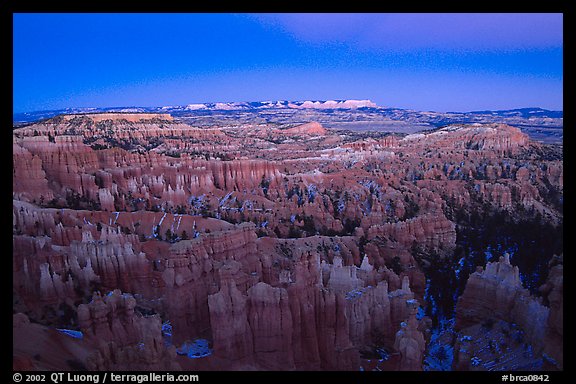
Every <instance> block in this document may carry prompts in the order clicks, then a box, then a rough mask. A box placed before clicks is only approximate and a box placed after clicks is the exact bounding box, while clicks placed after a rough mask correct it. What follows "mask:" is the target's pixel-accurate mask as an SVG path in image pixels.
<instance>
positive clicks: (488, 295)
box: [12, 113, 563, 370]
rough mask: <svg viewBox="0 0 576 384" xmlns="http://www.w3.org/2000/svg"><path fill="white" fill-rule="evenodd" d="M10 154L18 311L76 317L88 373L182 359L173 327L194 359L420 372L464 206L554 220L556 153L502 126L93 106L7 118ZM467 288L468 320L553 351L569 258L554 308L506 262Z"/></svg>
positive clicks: (461, 319)
mask: <svg viewBox="0 0 576 384" xmlns="http://www.w3.org/2000/svg"><path fill="white" fill-rule="evenodd" d="M372 136H374V137H372ZM13 150H14V151H13V153H14V157H13V212H12V213H13V296H14V311H15V312H21V313H23V314H25V316H27V317H29V318H30V319H32V320H33V321H35V322H39V323H42V324H44V326H48V327H64V328H73V329H76V330H82V331H83V333H84V334H85V342H86V348H87V349H86V356H85V357H84V358H83V364H84V365H85V366H86V367H88V368H89V369H114V370H117V369H118V370H120V369H152V368H154V369H173V368H175V366H174V365H171V364H172V363H173V362H174V361H175V360H174V359H175V357H174V351H173V349H171V348H167V347H166V345H165V343H164V340H163V336H162V332H161V326H162V323H163V322H166V321H169V322H170V324H171V327H172V330H171V334H170V337H171V339H170V340H171V343H172V344H173V346H179V345H182V344H183V343H185V342H190V341H192V340H195V339H198V338H202V339H205V340H208V341H209V343H210V347H211V348H212V354H210V355H209V356H208V357H204V358H203V359H205V360H204V361H211V362H212V363H210V364H212V365H210V364H208V363H206V365H202V364H203V363H202V359H198V362H196V363H195V364H196V365H195V366H194V367H195V369H202V368H203V367H204V368H206V367H209V368H212V369H213V368H214V367H217V368H222V369H232V368H233V369H272V370H294V369H296V370H320V369H327V370H358V369H359V368H360V366H361V365H362V361H363V359H364V357H363V356H365V355H366V354H369V353H373V351H374V350H387V351H388V352H390V353H391V354H393V355H394V356H398V358H397V363H394V364H392V363H390V364H389V368H390V367H393V369H405V370H419V369H422V360H423V353H424V351H425V342H426V337H425V332H424V330H425V321H422V320H417V319H416V311H417V310H418V306H419V305H420V306H421V307H425V306H426V303H425V299H424V297H425V290H426V284H427V279H426V276H425V271H424V268H426V267H428V266H429V265H436V264H435V263H436V261H438V260H443V261H446V260H448V261H449V260H451V257H452V255H453V254H454V252H455V249H456V246H457V240H458V225H457V222H458V220H460V218H461V217H463V218H468V217H471V216H473V215H482V214H484V213H492V212H498V213H501V214H506V215H510V214H512V212H515V211H518V212H522V213H521V215H523V217H524V218H534V219H535V218H536V217H539V218H540V220H541V221H543V222H545V223H550V225H556V224H558V223H561V222H562V212H561V208H562V204H563V200H562V194H563V165H562V162H561V161H558V160H557V158H555V157H554V156H551V155H550V156H548V155H547V154H549V153H550V152H551V151H552V152H553V150H552V149H549V148H547V147H543V146H542V145H540V144H536V143H533V142H531V141H529V140H528V138H527V137H526V136H525V135H524V134H522V133H521V132H520V131H519V130H518V129H516V128H513V127H509V126H505V125H487V126H480V125H473V126H450V127H445V128H442V129H439V130H436V131H433V132H427V133H422V134H414V135H408V136H405V137H402V135H389V134H381V135H371V136H370V137H368V136H367V135H366V134H361V133H350V132H344V133H343V132H338V131H333V130H331V129H327V128H326V127H323V126H322V125H321V124H319V123H313V122H312V123H307V124H303V125H298V126H290V127H278V126H270V125H267V124H261V125H250V126H242V127H210V128H206V127H203V128H198V127H193V126H190V125H188V124H184V123H182V122H180V121H178V120H177V119H174V118H172V117H171V116H169V115H154V114H123V113H121V114H87V115H70V116H61V117H57V118H54V119H50V120H47V121H44V122H39V123H35V124H32V125H29V126H26V127H22V128H18V129H14V131H13ZM547 151H548V152H547ZM423 254H424V255H426V256H427V257H422V255H423ZM468 286H469V288H467V289H466V291H465V292H464V295H463V296H462V298H461V299H460V301H459V304H458V308H457V324H458V327H460V328H464V327H467V326H469V325H471V324H474V323H477V322H481V321H483V320H484V319H483V316H485V314H486V312H487V311H490V313H494V314H495V315H497V317H499V318H502V319H504V320H506V321H513V322H516V323H518V324H520V325H522V326H523V327H525V328H526V333H527V334H528V337H529V338H530V340H531V342H532V343H533V345H535V346H536V347H537V348H538V349H540V350H543V351H545V353H547V354H548V355H550V356H551V357H552V358H553V359H556V360H557V361H560V362H561V361H562V348H561V346H560V347H559V341H560V340H561V339H562V336H563V328H562V321H561V319H562V278H561V267H560V269H559V268H558V267H557V266H556V267H554V269H553V270H552V272H551V278H550V282H549V285H547V287H546V288H545V293H546V300H547V303H546V305H543V304H541V303H539V302H537V301H535V300H534V299H533V298H531V296H530V295H529V294H528V293H527V291H526V290H524V289H523V288H522V286H521V283H520V279H519V275H518V270H517V269H515V268H514V267H512V266H511V265H510V264H509V263H508V262H507V261H506V260H505V259H504V260H503V261H501V262H499V263H492V264H488V265H487V266H486V269H485V270H483V271H482V272H480V271H479V272H477V273H475V274H472V276H471V277H470V280H469V283H468ZM117 290H120V291H121V292H124V294H121V293H120V291H117ZM94 292H101V293H102V294H94ZM108 292H111V293H110V295H107V293H108ZM102 295H103V296H102ZM140 313H146V314H154V315H150V316H141V315H140ZM535 314H536V315H535ZM22 316H24V315H22ZM534 316H536V317H534ZM528 319H529V320H528ZM541 327H542V328H541ZM24 355H25V354H19V355H18V359H17V361H16V360H15V364H16V365H17V366H22V367H28V368H34V364H33V363H34V362H33V361H31V360H30V361H29V360H27V359H26V358H25V356H24ZM394 359H396V357H395V358H393V360H394ZM394 361H396V360H394ZM230 367H232V368H230ZM390 369H392V368H390Z"/></svg>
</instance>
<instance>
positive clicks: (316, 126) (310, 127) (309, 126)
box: [282, 122, 327, 136]
mask: <svg viewBox="0 0 576 384" xmlns="http://www.w3.org/2000/svg"><path fill="white" fill-rule="evenodd" d="M282 133H284V134H286V135H310V136H317V135H319V136H323V135H325V134H326V133H327V131H326V128H324V127H323V126H322V125H321V124H320V123H317V122H312V123H306V124H301V125H297V126H295V127H292V128H287V129H283V130H282Z"/></svg>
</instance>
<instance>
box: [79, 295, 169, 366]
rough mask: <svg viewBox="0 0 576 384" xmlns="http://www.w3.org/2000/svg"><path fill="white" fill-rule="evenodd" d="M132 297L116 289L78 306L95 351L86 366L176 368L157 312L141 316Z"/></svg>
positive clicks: (84, 327) (88, 340)
mask: <svg viewBox="0 0 576 384" xmlns="http://www.w3.org/2000/svg"><path fill="white" fill-rule="evenodd" d="M135 306H136V300H135V299H134V298H133V297H132V295H128V294H123V293H121V291H120V290H115V291H113V292H110V293H109V294H107V295H106V296H104V297H102V296H101V295H100V294H99V293H95V294H94V296H93V297H92V301H91V302H90V303H89V304H81V305H80V306H79V307H78V323H79V326H80V329H81V331H82V333H83V335H84V337H85V338H86V341H87V342H90V343H93V344H94V345H95V346H96V348H97V351H96V352H94V353H93V354H92V355H91V356H90V357H89V358H88V359H87V361H86V366H87V368H88V369H90V370H179V369H180V367H179V365H178V363H176V361H175V358H176V350H175V348H174V347H168V348H167V347H166V346H165V345H164V340H163V338H162V332H161V326H162V324H161V320H160V318H159V317H158V316H149V317H143V316H141V315H138V314H137V313H136V312H135V311H134V308H135Z"/></svg>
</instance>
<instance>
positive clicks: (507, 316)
mask: <svg viewBox="0 0 576 384" xmlns="http://www.w3.org/2000/svg"><path fill="white" fill-rule="evenodd" d="M561 276H562V272H561V266H559V268H557V269H556V270H552V275H551V278H550V279H549V283H548V286H547V288H545V289H549V291H550V295H551V296H550V299H551V300H550V307H547V306H545V305H543V304H542V303H541V300H539V299H537V298H535V297H532V296H531V295H530V293H529V292H528V290H527V289H525V288H523V287H522V284H521V282H520V277H519V270H518V267H517V266H512V265H511V264H510V260H509V256H508V254H505V255H504V256H503V257H501V258H500V261H498V262H492V263H488V264H487V265H486V268H485V269H484V270H483V269H482V268H481V267H479V269H478V271H476V272H475V273H473V274H472V275H470V277H469V279H468V282H467V284H466V289H465V290H464V293H463V294H462V296H460V298H459V299H458V303H457V306H456V329H458V330H462V329H464V328H467V327H471V326H473V325H475V324H483V323H486V322H494V321H498V320H502V321H505V322H507V323H513V324H517V325H518V326H519V327H520V328H521V329H522V332H523V335H525V338H526V340H527V342H528V343H529V344H530V345H531V346H532V348H533V349H534V352H535V353H536V354H541V353H542V352H544V353H550V354H551V355H552V356H554V358H553V359H554V360H555V361H556V362H557V363H558V362H559V364H560V365H561V364H562V363H561V362H562V352H561V351H562V347H561V345H562V342H561V340H562V339H561V335H562V325H560V323H561V321H562V320H561V319H562V310H561V309H559V307H558V303H559V302H561V299H560V300H559V296H558V295H559V291H558V289H561V287H562V277H561Z"/></svg>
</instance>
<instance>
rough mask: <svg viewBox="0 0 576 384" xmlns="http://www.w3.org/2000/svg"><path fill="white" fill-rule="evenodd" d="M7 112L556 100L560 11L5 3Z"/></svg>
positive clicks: (437, 106) (557, 104) (505, 105)
mask: <svg viewBox="0 0 576 384" xmlns="http://www.w3.org/2000/svg"><path fill="white" fill-rule="evenodd" d="M13 21H14V24H13V43H14V49H13V80H14V82H13V96H14V104H13V111H14V112H28V111H35V110H47V109H60V108H67V107H111V106H165V105H186V104H190V103H201V102H217V101H223V102H225V101H263V100H329V99H371V100H372V101H374V102H375V103H377V104H378V105H381V106H385V107H398V108H408V109H416V110H429V111H444V112H445V111H471V110H484V109H509V108H519V107H532V106H538V107H542V108H547V109H554V110H562V109H563V98H562V93H563V86H562V82H563V66H562V55H563V35H562V29H563V17H562V14H511V13H507V14H493V13H491V14H437V13H433V14H416V13H413V14H400V13H393V14H345V13H336V14H292V13H282V14H225V13H217V14H148V13H145V14H125V13H123V14H90V13H88V14H28V13H24V14H14V15H13Z"/></svg>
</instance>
